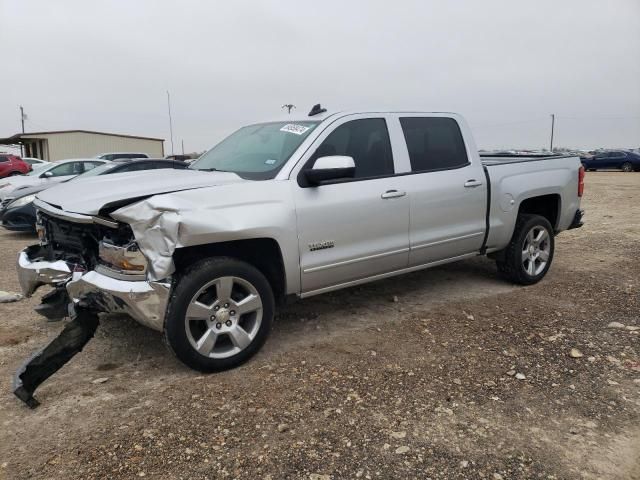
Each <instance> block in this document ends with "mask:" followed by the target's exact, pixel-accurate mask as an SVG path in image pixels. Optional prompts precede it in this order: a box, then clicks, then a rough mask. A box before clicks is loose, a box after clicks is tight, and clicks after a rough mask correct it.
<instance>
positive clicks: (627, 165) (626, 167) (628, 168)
mask: <svg viewBox="0 0 640 480" xmlns="http://www.w3.org/2000/svg"><path fill="white" fill-rule="evenodd" d="M620 169H621V170H622V171H623V172H633V165H631V163H629V162H624V163H623V164H622V166H621V167H620Z"/></svg>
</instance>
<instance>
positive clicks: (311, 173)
mask: <svg viewBox="0 0 640 480" xmlns="http://www.w3.org/2000/svg"><path fill="white" fill-rule="evenodd" d="M355 172H356V164H355V162H354V161H353V158H352V157H348V156H346V155H332V156H329V157H320V158H318V159H317V160H316V161H315V163H314V164H313V167H312V168H311V169H309V170H305V172H304V175H305V177H306V179H307V181H308V182H309V183H310V184H311V185H320V183H322V182H324V181H327V180H337V179H339V178H353V176H354V174H355Z"/></svg>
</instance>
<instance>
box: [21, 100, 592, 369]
mask: <svg viewBox="0 0 640 480" xmlns="http://www.w3.org/2000/svg"><path fill="white" fill-rule="evenodd" d="M583 176H584V171H583V169H582V168H581V165H580V160H579V159H578V158H577V157H562V156H547V157H521V156H520V157H499V156H494V157H486V158H481V157H480V155H479V154H478V151H477V150H476V146H475V144H474V141H473V138H472V135H471V132H470V131H469V128H468V127H467V125H466V123H465V121H464V120H463V119H462V118H461V117H460V116H459V115H456V114H451V113H424V112H396V111H373V112H340V113H330V112H326V111H325V110H324V109H322V108H320V107H319V106H316V107H314V110H312V111H311V113H310V114H309V116H307V117H300V118H296V117H293V116H291V117H287V119H286V120H283V121H272V122H266V123H257V124H252V125H248V126H246V127H243V128H241V129H240V130H238V131H237V132H235V133H233V134H232V135H231V136H229V137H228V138H226V139H225V140H223V141H222V142H221V143H219V144H218V145H216V146H215V147H214V148H213V149H211V150H210V151H208V152H207V153H205V154H204V155H203V156H202V157H201V158H200V159H199V160H197V161H196V162H195V163H194V164H193V165H192V166H191V167H190V168H189V169H187V170H182V171H172V172H167V171H165V170H158V171H147V172H140V173H128V174H116V175H107V176H104V177H95V178H93V179H87V180H85V181H82V182H71V183H69V184H67V185H63V186H59V187H54V188H51V189H49V190H46V191H44V192H42V193H41V194H39V196H38V199H37V200H36V206H37V208H38V219H39V220H38V232H39V237H40V244H38V245H33V246H31V247H28V248H27V249H25V250H24V251H22V252H21V253H20V254H19V258H18V273H19V278H20V282H21V285H22V288H23V290H24V292H25V294H27V295H31V294H33V292H34V291H35V290H36V288H38V287H39V286H40V285H43V284H51V285H54V287H55V288H54V289H53V290H52V291H51V292H49V293H48V294H47V295H46V296H45V297H44V299H43V304H42V305H41V306H40V307H39V308H38V309H39V310H40V312H41V313H42V314H44V315H45V316H50V317H56V316H57V317H61V316H65V315H66V312H67V308H69V310H68V311H70V312H71V316H72V317H73V316H74V315H78V311H82V312H83V314H87V312H89V314H90V315H93V316H95V318H97V313H98V312H124V313H127V314H129V315H131V316H132V317H133V318H134V319H136V320H137V321H139V322H141V323H142V324H144V325H146V326H148V327H150V328H152V329H155V330H159V331H162V332H164V334H165V337H166V340H167V343H168V345H169V346H170V348H171V349H172V351H173V352H174V353H175V354H176V356H177V357H178V358H179V359H180V360H181V361H182V362H184V363H185V364H187V365H188V366H189V367H192V368H194V369H197V370H201V371H215V370H221V369H226V368H230V367H233V366H236V365H238V364H240V363H241V362H243V361H245V360H247V359H248V358H249V357H250V356H251V355H253V354H254V353H256V351H257V350H258V349H259V348H260V347H261V345H262V344H263V343H264V342H265V340H266V338H267V335H268V333H269V330H270V327H271V323H272V320H273V317H274V313H275V309H276V305H278V304H279V303H280V302H283V301H284V300H285V299H286V298H287V297H289V296H297V297H301V298H305V297H310V296H313V295H317V294H320V293H325V292H330V291H332V290H337V289H340V288H345V287H350V286H353V285H358V284H362V283H365V282H369V281H373V280H378V279H381V278H386V277H390V276H393V275H399V274H402V273H407V272H412V271H415V270H420V269H423V268H428V267H432V266H435V265H441V264H444V263H448V262H454V261H456V260H461V259H465V258H469V257H473V256H476V255H487V256H489V257H490V258H492V259H494V260H495V261H496V263H497V270H498V272H499V273H501V274H502V275H503V276H504V277H506V278H507V279H509V280H510V281H513V282H516V283H519V284H525V285H526V284H533V283H535V282H538V281H539V280H540V279H542V277H544V275H545V274H546V273H547V271H548V270H549V267H550V265H551V261H552V259H553V253H554V238H555V236H556V235H557V234H558V233H559V232H561V231H563V230H566V229H570V228H575V227H579V226H581V225H582V210H580V197H581V196H582V190H583Z"/></svg>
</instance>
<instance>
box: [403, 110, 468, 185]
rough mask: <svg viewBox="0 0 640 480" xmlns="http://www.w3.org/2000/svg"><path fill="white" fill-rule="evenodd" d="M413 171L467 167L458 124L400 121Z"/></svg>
mask: <svg viewBox="0 0 640 480" xmlns="http://www.w3.org/2000/svg"><path fill="white" fill-rule="evenodd" d="M400 125H401V126H402V132H403V133H404V139H405V141H406V142H407V149H408V150H409V160H410V162H411V170H412V171H413V172H428V171H433V170H447V169H451V168H459V167H463V166H465V165H468V164H469V159H468V158H467V152H466V149H465V145H464V140H463V139H462V133H461V132H460V128H459V127H458V123H457V122H456V121H455V120H454V119H453V118H443V117H404V118H401V119H400Z"/></svg>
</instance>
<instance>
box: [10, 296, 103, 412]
mask: <svg viewBox="0 0 640 480" xmlns="http://www.w3.org/2000/svg"><path fill="white" fill-rule="evenodd" d="M99 324H100V322H99V320H98V314H97V313H95V312H94V311H92V310H88V309H85V308H82V307H78V308H77V309H76V312H75V316H74V318H73V319H72V320H71V321H70V322H69V323H67V324H66V325H65V327H64V328H63V329H62V332H60V335H58V336H57V337H56V338H55V339H53V340H52V341H51V343H49V344H48V345H47V346H46V347H44V348H43V349H41V350H39V351H37V352H35V353H34V354H33V355H32V356H31V357H30V358H29V359H28V360H27V361H26V362H25V363H24V364H23V365H22V366H21V367H20V369H19V370H18V371H17V372H16V373H15V375H14V376H13V393H14V394H15V396H16V397H18V398H19V399H20V400H22V401H23V402H24V403H26V404H27V406H28V407H29V408H36V407H37V406H38V405H40V403H39V402H38V400H36V399H35V398H34V397H33V393H34V392H35V391H36V389H37V388H38V387H39V386H40V384H42V383H43V382H44V381H45V380H46V379H47V378H49V377H50V376H51V375H53V374H54V373H56V372H57V371H58V370H60V368H62V366H63V365H64V364H65V363H67V362H68V361H69V360H71V359H72V358H73V357H74V356H75V355H76V354H77V353H79V352H81V351H82V349H83V348H84V346H85V345H86V344H87V343H88V342H89V340H91V339H92V338H93V335H94V334H95V332H96V329H97V328H98V325H99Z"/></svg>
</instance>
